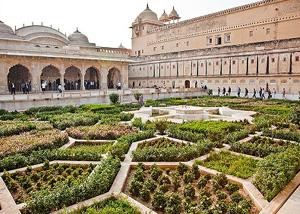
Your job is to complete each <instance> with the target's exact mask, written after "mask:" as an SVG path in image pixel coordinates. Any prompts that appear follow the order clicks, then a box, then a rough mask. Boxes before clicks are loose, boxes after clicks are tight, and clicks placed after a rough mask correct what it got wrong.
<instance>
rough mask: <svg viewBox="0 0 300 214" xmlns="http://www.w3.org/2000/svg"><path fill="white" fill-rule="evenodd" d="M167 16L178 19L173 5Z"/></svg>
mask: <svg viewBox="0 0 300 214" xmlns="http://www.w3.org/2000/svg"><path fill="white" fill-rule="evenodd" d="M169 18H170V19H171V20H176V19H180V17H179V15H178V13H177V11H176V10H175V9H174V7H173V10H172V11H171V13H170V15H169Z"/></svg>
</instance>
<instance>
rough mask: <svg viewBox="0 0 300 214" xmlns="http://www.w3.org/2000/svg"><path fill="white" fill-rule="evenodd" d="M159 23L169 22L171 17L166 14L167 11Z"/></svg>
mask: <svg viewBox="0 0 300 214" xmlns="http://www.w3.org/2000/svg"><path fill="white" fill-rule="evenodd" d="M159 21H162V22H167V21H169V16H168V14H167V13H166V11H165V10H164V12H163V14H162V15H161V17H160V18H159Z"/></svg>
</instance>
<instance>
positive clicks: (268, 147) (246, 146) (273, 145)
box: [231, 136, 295, 157]
mask: <svg viewBox="0 0 300 214" xmlns="http://www.w3.org/2000/svg"><path fill="white" fill-rule="evenodd" d="M294 146H295V144H292V143H290V142H289V141H283V140H272V139H270V138H262V137H259V136H255V137H253V138H252V139H251V140H249V141H248V142H243V143H240V142H237V143H234V144H231V149H232V150H233V151H235V152H240V153H243V154H247V155H252V156H256V157H266V156H267V155H269V154H271V153H279V152H283V151H284V150H286V149H287V148H288V147H294Z"/></svg>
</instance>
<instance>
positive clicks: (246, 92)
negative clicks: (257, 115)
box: [245, 88, 248, 98]
mask: <svg viewBox="0 0 300 214" xmlns="http://www.w3.org/2000/svg"><path fill="white" fill-rule="evenodd" d="M245 98H248V89H247V88H245Z"/></svg>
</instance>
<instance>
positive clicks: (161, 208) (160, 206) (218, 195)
mask: <svg viewBox="0 0 300 214" xmlns="http://www.w3.org/2000/svg"><path fill="white" fill-rule="evenodd" d="M126 183H127V184H128V185H126V186H125V188H124V192H125V193H127V194H129V195H130V196H132V197H133V198H134V199H136V200H138V201H140V202H141V203H143V204H145V205H146V206H148V207H149V208H151V209H153V210H155V211H157V212H159V213H174V214H175V213H181V212H182V213H183V212H186V213H195V212H199V211H200V213H202V212H203V213H258V210H256V208H255V206H253V202H252V201H251V200H250V198H249V197H248V196H247V194H246V193H245V192H244V191H243V190H242V189H240V187H239V185H238V184H236V183H233V182H228V179H227V177H226V176H225V174H218V175H217V176H211V175H209V174H201V172H200V170H199V169H198V167H197V166H196V165H193V166H192V167H191V168H189V167H188V166H187V165H185V164H182V163H180V164H179V165H178V166H177V167H176V169H170V168H165V169H161V168H160V167H158V166H157V165H155V164H154V165H151V166H150V168H148V169H146V167H145V165H144V164H142V163H139V164H138V165H137V166H136V168H135V169H134V170H132V171H131V172H130V174H129V176H128V180H127V182H126Z"/></svg>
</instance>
